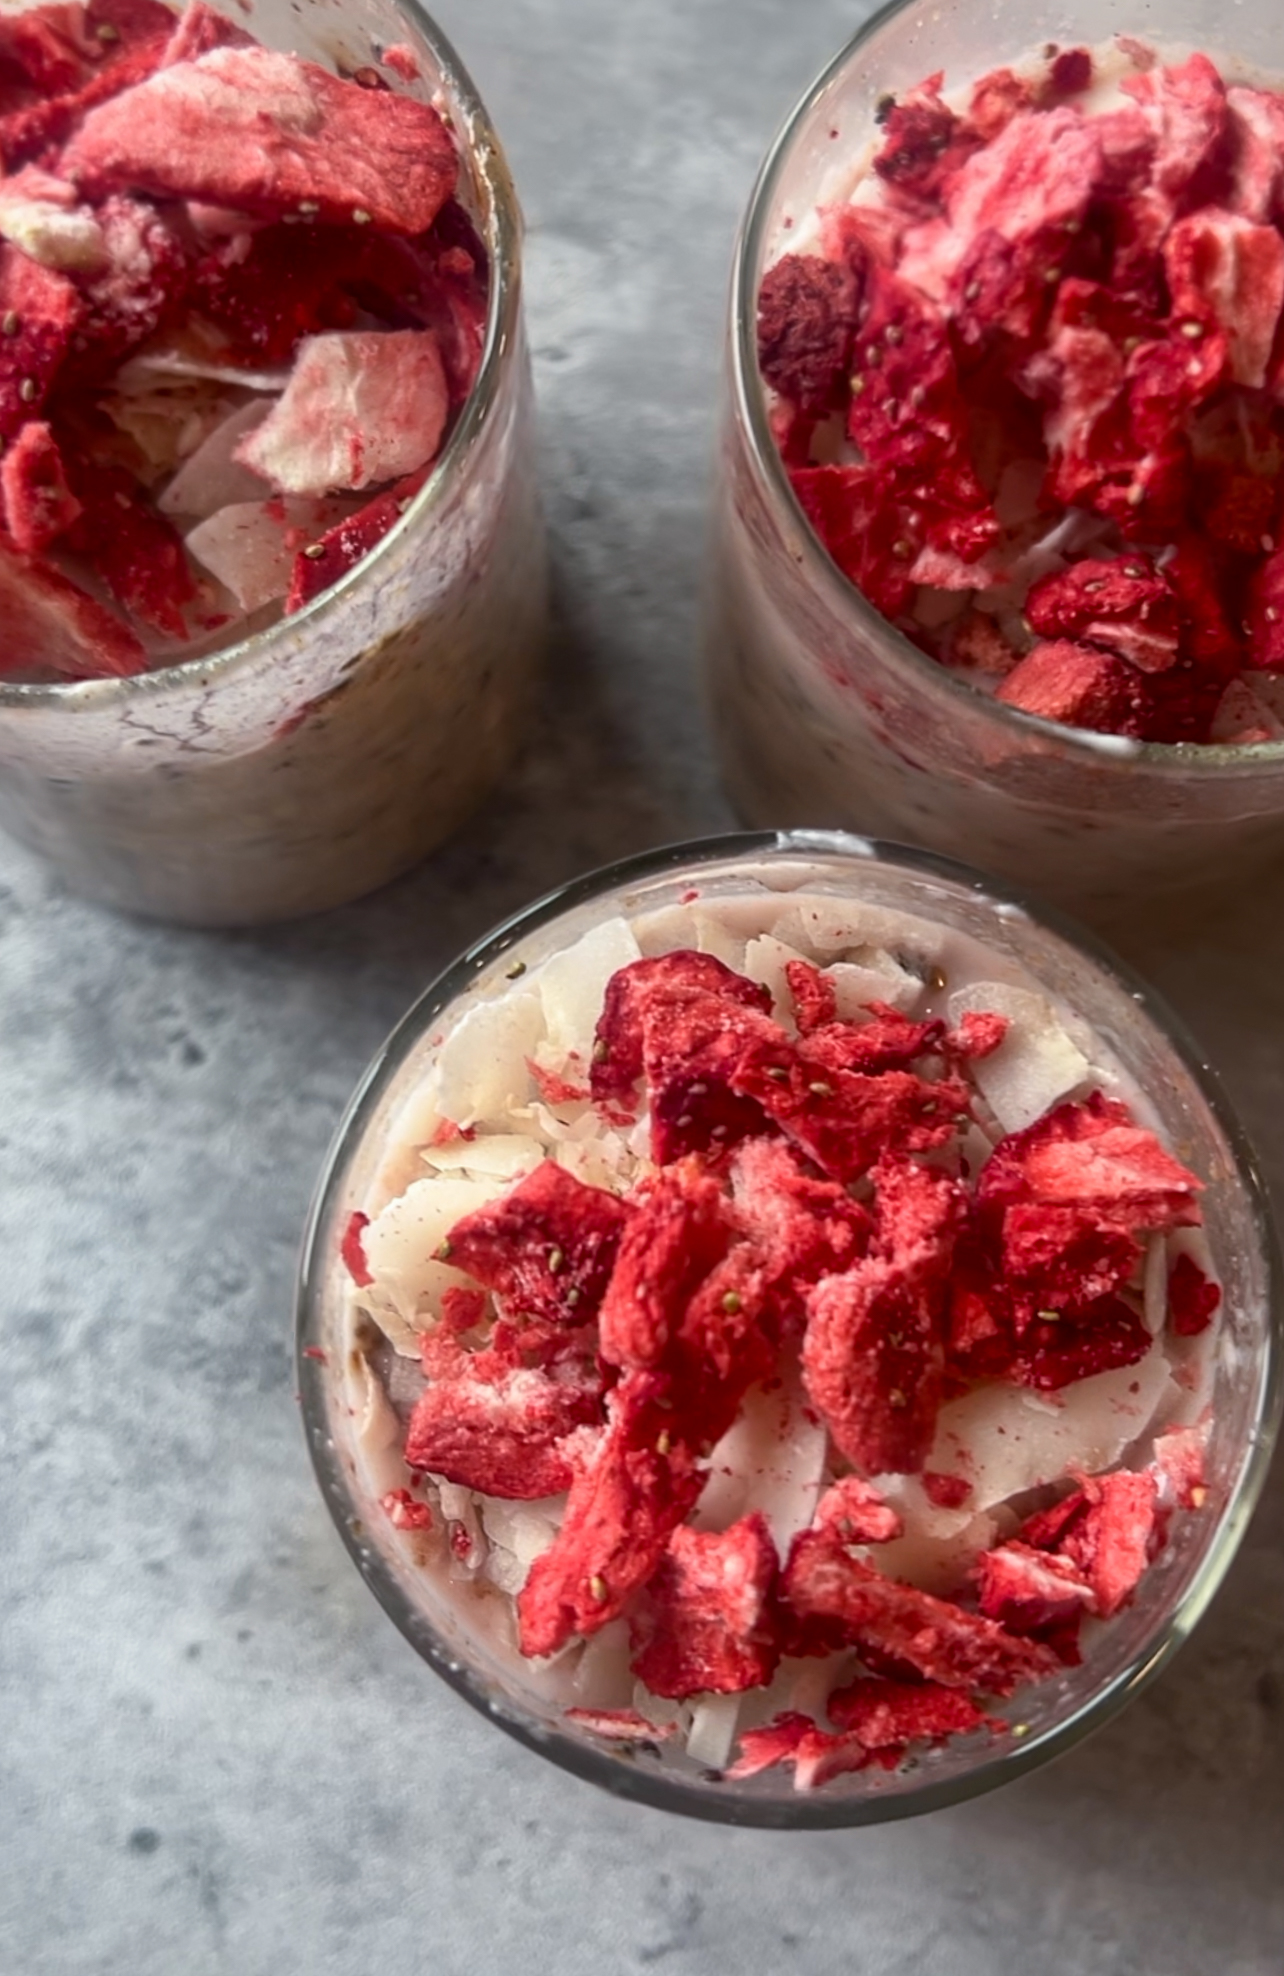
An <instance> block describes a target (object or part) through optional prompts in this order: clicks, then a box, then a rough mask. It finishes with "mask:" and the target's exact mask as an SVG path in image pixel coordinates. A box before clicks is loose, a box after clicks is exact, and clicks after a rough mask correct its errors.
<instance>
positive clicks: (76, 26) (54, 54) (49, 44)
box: [0, 6, 89, 107]
mask: <svg viewBox="0 0 1284 1976" xmlns="http://www.w3.org/2000/svg"><path fill="white" fill-rule="evenodd" d="M88 69H89V48H88V45H87V40H86V35H85V20H84V14H83V11H82V9H81V8H80V7H78V6H47V7H33V8H31V9H30V10H29V11H28V12H26V13H21V14H6V15H5V16H4V17H3V18H2V19H0V102H5V103H6V107H7V99H9V98H11V97H12V98H16V99H19V100H22V101H28V100H31V99H32V98H33V97H36V96H57V95H60V94H61V93H62V92H63V91H65V90H69V89H75V88H76V87H77V86H78V84H79V83H80V82H81V81H82V79H83V78H84V76H85V75H86V74H87V72H88Z"/></svg>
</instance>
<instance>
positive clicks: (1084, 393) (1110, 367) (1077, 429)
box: [1025, 278, 1150, 459]
mask: <svg viewBox="0 0 1284 1976" xmlns="http://www.w3.org/2000/svg"><path fill="white" fill-rule="evenodd" d="M1143 326H1144V327H1145V329H1146V330H1147V331H1149V328H1150V323H1149V319H1148V318H1147V317H1145V316H1144V315H1143V314H1142V312H1141V311H1140V310H1139V309H1137V308H1136V307H1134V306H1132V305H1130V304H1127V303H1121V302H1120V300H1119V298H1117V297H1116V296H1115V295H1113V294H1112V293H1111V291H1110V290H1109V289H1107V288H1102V287H1100V286H1099V285H1098V284H1097V283H1096V282H1091V281H1082V280H1079V279H1077V278H1076V279H1072V280H1068V281H1064V282H1062V283H1061V286H1060V288H1059V289H1058V291H1057V299H1056V303H1055V306H1054V308H1053V312H1052V317H1051V320H1050V321H1049V324H1048V330H1047V341H1046V346H1045V349H1044V350H1043V351H1042V352H1041V353H1040V354H1039V355H1038V356H1037V357H1035V358H1034V359H1033V360H1032V362H1031V364H1030V365H1028V366H1027V368H1026V372H1025V382H1026V384H1027V387H1028V388H1029V389H1031V390H1033V391H1036V392H1037V393H1038V395H1039V396H1040V397H1042V398H1046V399H1050V400H1051V401H1052V402H1051V406H1050V409H1049V411H1048V413H1047V416H1046V419H1045V423H1044V436H1045V439H1046V441H1047V445H1048V450H1049V451H1050V452H1051V453H1053V454H1054V455H1056V454H1064V455H1067V456H1069V457H1070V458H1071V459H1079V458H1084V457H1091V456H1092V455H1093V454H1094V453H1095V451H1096V434H1097V430H1098V427H1099V425H1100V423H1101V421H1102V420H1103V419H1104V418H1105V417H1106V415H1107V414H1108V413H1109V412H1110V411H1111V409H1112V408H1113V407H1114V406H1115V405H1116V404H1117V402H1118V400H1119V398H1120V395H1121V393H1122V391H1123V385H1124V357H1123V355H1122V352H1121V346H1122V345H1123V344H1124V343H1125V341H1126V340H1127V339H1129V338H1131V337H1135V336H1136V335H1137V334H1139V333H1140V332H1141V331H1142V329H1143Z"/></svg>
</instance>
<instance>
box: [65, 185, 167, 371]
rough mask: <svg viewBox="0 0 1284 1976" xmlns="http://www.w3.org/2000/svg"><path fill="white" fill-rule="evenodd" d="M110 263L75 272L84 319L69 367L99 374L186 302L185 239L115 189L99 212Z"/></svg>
mask: <svg viewBox="0 0 1284 1976" xmlns="http://www.w3.org/2000/svg"><path fill="white" fill-rule="evenodd" d="M97 218H98V223H99V225H100V226H101V228H102V234H103V251H104V253H105V255H106V257H107V264H106V266H105V267H104V268H102V269H90V270H88V271H87V272H85V273H84V274H77V276H76V277H75V279H76V286H77V290H78V292H79V295H80V300H81V308H82V311H83V314H82V319H81V321H80V323H79V325H78V334H77V336H76V338H75V340H74V343H73V347H72V354H71V357H70V359H69V363H68V368H69V370H71V371H72V372H73V373H74V374H75V376H76V377H77V379H78V380H79V379H81V378H83V377H86V376H88V377H92V378H97V377H101V376H103V375H104V373H106V372H107V371H109V370H110V369H111V368H112V366H113V365H114V364H116V363H117V362H118V361H119V360H120V358H121V357H122V356H123V355H124V354H125V352H126V351H127V350H131V349H133V348H134V346H135V345H136V344H139V343H142V342H143V341H144V340H145V339H146V338H147V337H149V336H150V335H152V333H153V331H155V330H157V329H159V328H160V326H161V325H162V323H164V322H165V321H166V319H167V318H169V317H171V316H172V315H174V313H175V312H176V311H177V310H178V308H179V307H180V305H181V304H182V303H183V302H184V301H185V299H186V296H187V292H188V289H189V287H190V284H191V278H192V263H191V260H190V257H189V254H188V249H187V246H186V243H185V242H184V240H183V239H182V237H181V236H180V234H179V233H178V231H177V229H176V228H175V226H174V225H173V224H172V223H171V221H170V220H169V219H168V218H167V217H166V216H165V214H163V213H160V212H157V210H156V208H155V207H154V206H152V205H149V204H148V203H147V202H146V201H145V200H142V199H131V198H128V197H126V196H125V195H124V194H120V193H113V194H111V195H110V196H109V197H108V198H106V199H104V200H103V202H102V204H101V205H100V206H99V207H98V209H97Z"/></svg>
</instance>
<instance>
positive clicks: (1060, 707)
mask: <svg viewBox="0 0 1284 1976" xmlns="http://www.w3.org/2000/svg"><path fill="white" fill-rule="evenodd" d="M995 698H996V699H997V700H1002V701H1003V703H1004V705H1005V706H1009V707H1017V708H1018V709H1019V710H1020V711H1021V712H1022V713H1026V714H1038V715H1039V716H1040V718H1041V719H1043V720H1059V721H1061V722H1062V723H1063V725H1065V726H1066V727H1087V728H1092V729H1094V730H1095V731H1096V732H1097V733H1099V734H1129V735H1133V736H1140V735H1141V734H1142V733H1143V732H1144V727H1145V715H1146V698H1145V689H1144V687H1143V685H1142V683H1141V681H1140V679H1139V678H1138V676H1137V674H1136V673H1135V672H1134V671H1133V669H1132V668H1131V667H1130V666H1128V665H1125V663H1124V661H1123V660H1122V659H1117V658H1116V657H1115V656H1114V654H1113V653H1111V652H1102V651H1099V650H1097V648H1096V647H1095V646H1092V645H1079V644H1076V643H1075V642H1074V641H1073V640H1072V639H1069V638H1056V639H1052V640H1050V641H1049V642H1048V643H1046V644H1043V645H1036V646H1035V647H1034V650H1033V651H1031V652H1027V653H1026V655H1025V657H1024V658H1023V659H1022V660H1021V661H1020V662H1019V663H1018V664H1017V665H1016V666H1014V667H1013V669H1012V671H1011V672H1010V673H1008V675H1007V677H1006V678H1005V679H1003V680H1001V681H1000V683H999V685H998V688H997V689H996V692H995Z"/></svg>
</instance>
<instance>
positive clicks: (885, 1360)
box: [802, 1162, 961, 1474]
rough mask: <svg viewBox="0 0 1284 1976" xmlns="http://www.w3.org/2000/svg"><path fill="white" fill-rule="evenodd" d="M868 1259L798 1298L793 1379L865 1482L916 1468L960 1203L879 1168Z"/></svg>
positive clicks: (894, 1169) (939, 1378) (917, 1173)
mask: <svg viewBox="0 0 1284 1976" xmlns="http://www.w3.org/2000/svg"><path fill="white" fill-rule="evenodd" d="M875 1179H876V1186H877V1191H878V1234H877V1236H876V1238H875V1247H874V1250H873V1251H872V1252H871V1254H870V1255H869V1256H867V1257H865V1258H864V1259H863V1260H862V1261H860V1262H858V1263H856V1264H855V1265H854V1266H853V1267H852V1268H851V1269H850V1270H847V1271H846V1272H845V1273H844V1274H843V1275H841V1276H828V1277H826V1278H825V1279H824V1280H823V1281H822V1282H820V1283H819V1284H817V1285H816V1286H815V1287H814V1288H813V1289H811V1290H809V1291H808V1293H807V1296H806V1306H807V1331H806V1335H805V1337H804V1339H803V1353H802V1365H803V1381H804V1384H805V1385H806V1388H807V1393H808V1396H809V1397H810V1399H811V1401H812V1404H813V1405H814V1406H815V1408H816V1410H817V1412H818V1413H820V1414H821V1416H822V1417H823V1419H824V1421H825V1425H826V1426H827V1427H828V1429H829V1431H830V1433H831V1435H832V1436H833V1438H834V1441H835V1443H836V1445H837V1446H838V1447H839V1449H841V1451H842V1453H843V1454H844V1455H845V1456H846V1457H847V1459H848V1460H849V1461H850V1462H852V1463H854V1464H855V1465H856V1466H857V1467H858V1468H862V1469H865V1470H866V1471H868V1472H870V1473H873V1474H881V1473H883V1472H884V1471H895V1472H897V1473H902V1474H904V1473H911V1472H913V1471H914V1470H916V1469H918V1468H921V1467H922V1464H923V1461H924V1458H925V1457H926V1455H927V1452H928V1450H929V1448H930V1447H931V1444H932V1436H933V1434H934V1432H935V1427H936V1415H937V1412H938V1410H939V1407H940V1403H941V1399H942V1397H943V1391H944V1369H945V1354H944V1344H943V1314H944V1304H945V1281H946V1278H947V1276H948V1272H949V1267H950V1258H951V1256H952V1254H953V1248H954V1240H955V1236H956V1234H957V1231H958V1226H959V1220H960V1211H961V1196H960V1193H959V1189H958V1186H957V1183H956V1182H954V1181H952V1180H951V1179H950V1178H949V1176H948V1175H947V1174H944V1173H941V1172H939V1171H936V1170H933V1169H930V1168H926V1167H918V1166H913V1165H911V1164H910V1163H909V1162H905V1163H904V1164H901V1165H894V1164H892V1163H890V1162H880V1164H879V1166H878V1167H877V1168H876V1169H875Z"/></svg>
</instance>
